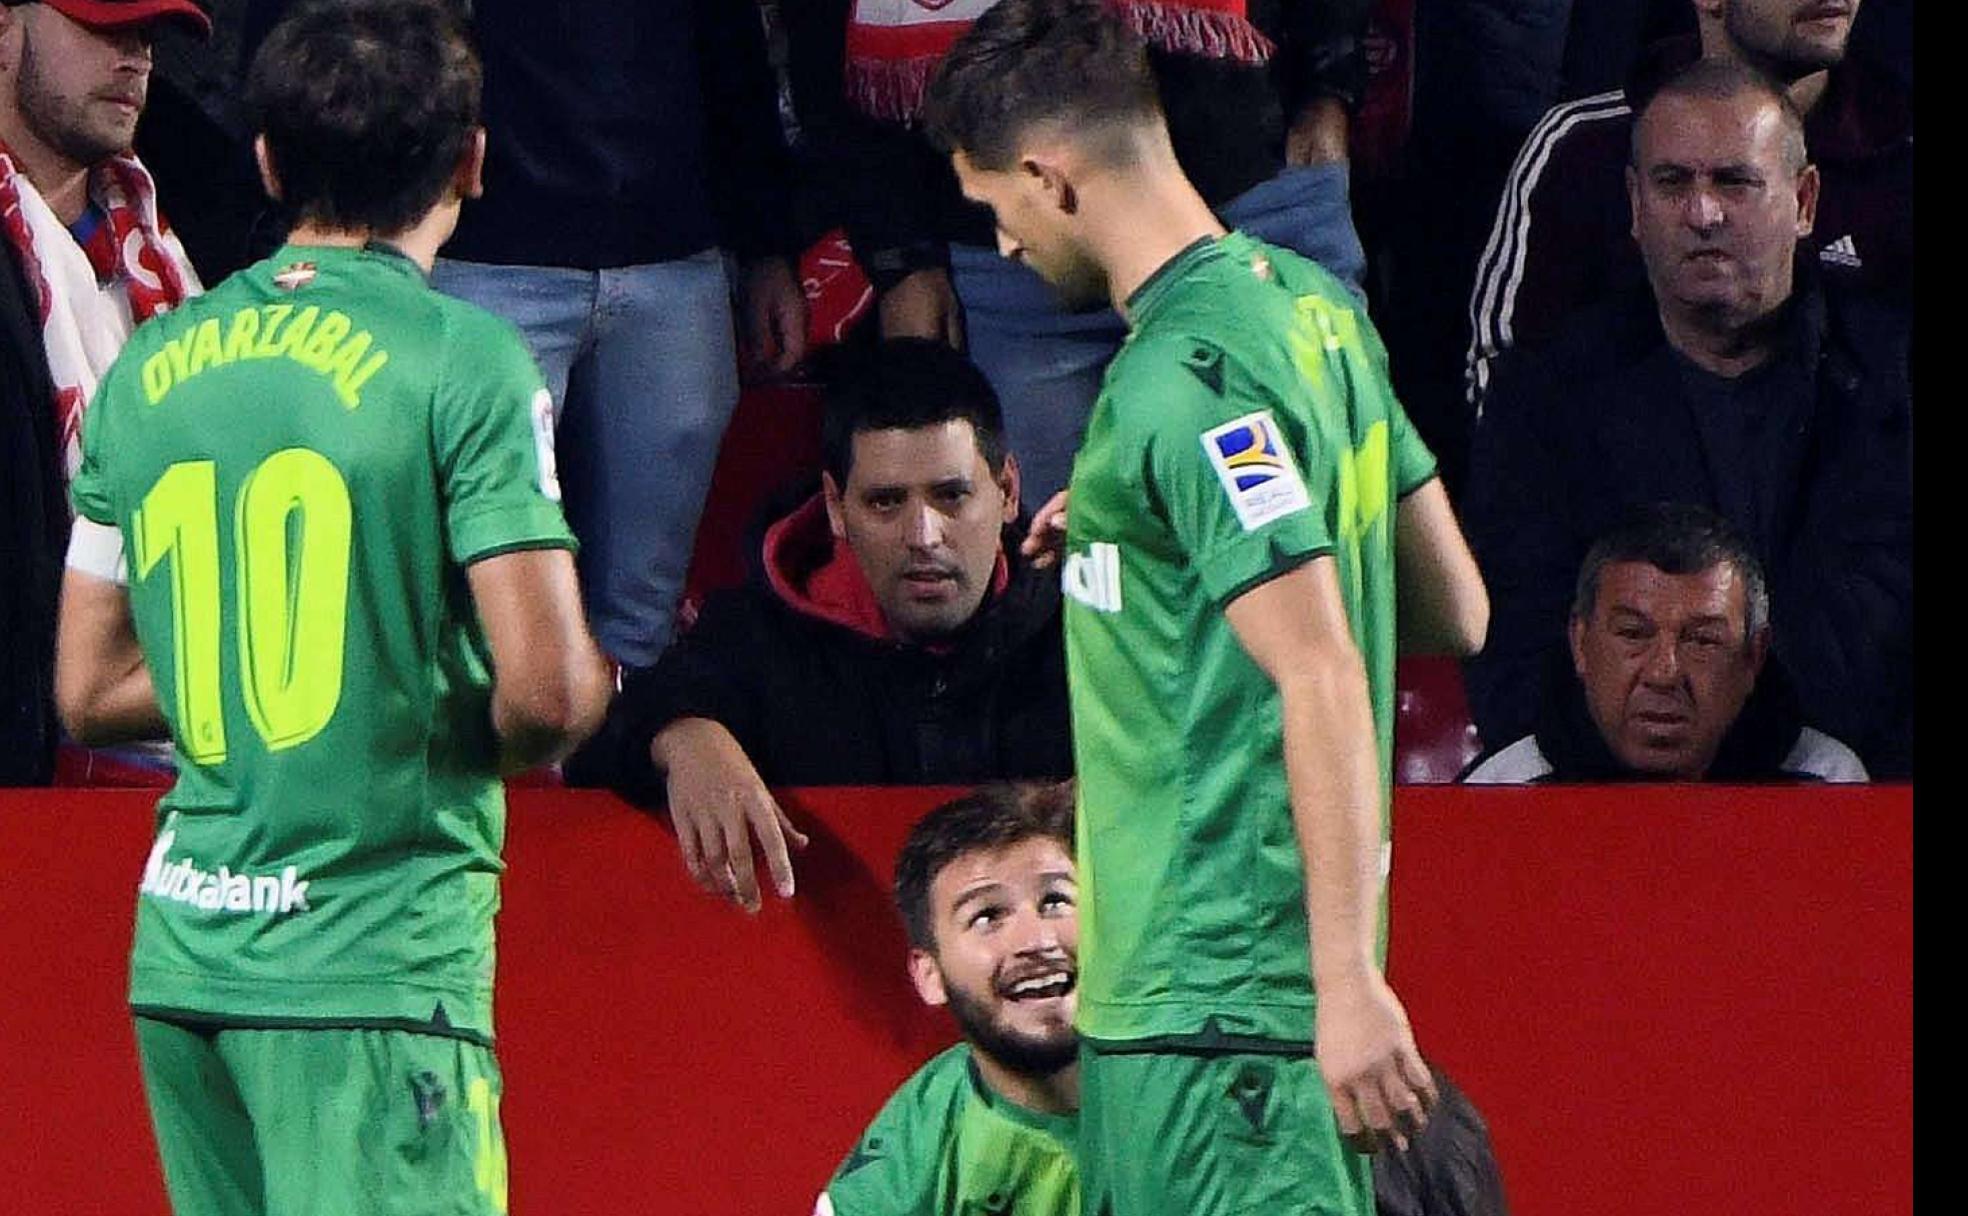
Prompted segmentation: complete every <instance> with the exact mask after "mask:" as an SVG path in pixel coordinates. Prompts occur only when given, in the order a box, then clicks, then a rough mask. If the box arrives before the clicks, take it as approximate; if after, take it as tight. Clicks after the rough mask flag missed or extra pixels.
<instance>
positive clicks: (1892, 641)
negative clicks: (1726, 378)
mask: <svg viewBox="0 0 1968 1216" xmlns="http://www.w3.org/2000/svg"><path fill="white" fill-rule="evenodd" d="M1814 263H1815V259H1812V258H1810V257H1808V256H1807V257H1800V258H1799V259H1798V263H1797V280H1796V290H1795V291H1794V293H1793V297H1792V300H1791V303H1790V304H1789V306H1788V313H1787V316H1786V317H1785V319H1784V325H1785V333H1784V337H1783V339H1782V342H1781V346H1780V350H1779V352H1778V354H1777V355H1776V356H1775V357H1774V358H1773V359H1772V361H1771V362H1770V363H1768V364H1766V365H1765V366H1764V367H1762V368H1760V369H1758V370H1757V371H1755V372H1752V373H1750V374H1749V376H1745V377H1743V378H1741V380H1739V381H1738V382H1737V383H1738V384H1745V383H1747V382H1749V381H1750V378H1751V377H1764V378H1765V379H1762V380H1761V381H1760V382H1759V384H1760V387H1758V388H1757V389H1755V390H1754V391H1755V392H1756V393H1757V394H1758V397H1759V399H1763V400H1768V401H1774V402H1777V403H1779V404H1778V407H1777V410H1776V411H1775V413H1774V414H1773V418H1774V419H1775V421H1776V422H1780V423H1781V425H1775V424H1774V423H1773V424H1772V425H1771V426H1769V427H1768V428H1766V430H1765V431H1764V432H1763V433H1761V434H1759V435H1757V436H1755V438H1754V445H1755V446H1754V448H1753V454H1751V455H1749V456H1747V457H1745V456H1744V455H1743V454H1742V453H1741V452H1740V451H1736V450H1732V445H1731V443H1730V442H1729V441H1728V440H1727V439H1726V438H1725V435H1726V433H1727V431H1728V429H1729V426H1730V425H1731V420H1730V419H1729V418H1724V417H1720V416H1718V411H1717V409H1716V408H1715V406H1714V404H1713V403H1712V402H1711V403H1710V404H1709V408H1706V409H1704V408H1701V407H1700V404H1699V403H1698V402H1697V401H1696V400H1695V399H1694V395H1693V393H1694V390H1693V389H1691V387H1690V385H1691V383H1693V382H1694V380H1693V379H1692V378H1691V373H1690V371H1689V369H1688V367H1687V365H1686V364H1684V362H1683V360H1682V359H1681V357H1680V356H1679V355H1678V354H1677V353H1675V352H1674V351H1673V350H1672V348H1670V347H1669V346H1668V344H1667V340H1666V337H1665V336H1664V334H1663V333H1662V330H1661V325H1660V319H1659V315H1658V313H1657V312H1656V311H1655V307H1654V301H1653V297H1652V295H1651V294H1650V293H1649V292H1647V291H1646V290H1644V289H1642V290H1637V291H1632V292H1628V293H1624V294H1622V295H1619V296H1617V297H1615V298H1613V299H1611V300H1608V301H1607V302H1605V303H1604V304H1603V305H1602V306H1601V307H1599V308H1597V309H1595V310H1594V311H1592V312H1590V313H1587V314H1585V315H1583V316H1581V317H1579V318H1578V319H1577V320H1576V321H1575V322H1574V324H1573V325H1571V326H1570V327H1569V328H1568V329H1567V330H1566V331H1564V333H1563V334H1561V335H1560V336H1559V337H1558V338H1557V339H1556V340H1554V341H1553V342H1552V343H1550V344H1549V345H1547V346H1544V347H1540V348H1537V349H1533V350H1521V349H1520V350H1514V351H1511V352H1510V353H1508V354H1507V355H1506V356H1505V357H1504V359H1503V360H1502V361H1501V362H1500V363H1499V365H1498V369H1497V375H1496V379H1495V380H1494V382H1493V385H1492V389H1491V393H1490V397H1489V399H1488V402H1487V403H1486V406H1485V410H1484V413H1483V416H1482V418H1481V420H1480V421H1479V423H1478V425H1477V429H1476V435H1475V442H1474V445H1473V452H1472V459H1471V464H1470V492H1469V494H1468V498H1467V501H1466V503H1465V504H1464V507H1465V518H1466V522H1467V525H1468V533H1469V539H1470V543H1471V547H1472V548H1473V549H1474V550H1475V553H1476V559H1477V562H1478V563H1479V564H1480V565H1481V567H1482V569H1483V574H1484V578H1485V579H1486V581H1487V582H1488V584H1489V589H1490V598H1491V606H1492V607H1491V618H1490V633H1489V640H1488V642H1487V644H1486V645H1485V646H1484V649H1483V653H1482V654H1481V655H1479V656H1477V658H1475V659H1473V660H1471V662H1470V664H1469V666H1468V677H1469V680H1468V683H1469V700H1470V708H1471V709H1472V711H1473V712H1474V714H1475V718H1476V725H1477V728H1478V729H1479V731H1480V732H1481V733H1482V736H1483V738H1484V740H1485V741H1486V742H1487V743H1489V744H1491V745H1492V746H1494V745H1498V744H1502V743H1505V742H1508V741H1511V740H1514V739H1517V738H1519V737H1521V736H1523V735H1525V734H1527V733H1529V732H1530V731H1531V730H1532V729H1533V728H1534V727H1535V725H1536V721H1537V706H1538V701H1539V675H1540V672H1541V671H1542V669H1543V668H1542V664H1543V663H1544V661H1545V658H1546V656H1547V655H1548V654H1550V653H1551V652H1552V651H1553V650H1554V649H1559V648H1562V647H1563V646H1564V644H1565V641H1564V637H1565V632H1564V631H1565V619H1566V615H1567V611H1568V609H1569V605H1570V602H1571V594H1572V585H1573V581H1574V579H1575V578H1576V577H1577V574H1578V569H1579V565H1580V563H1581V561H1582V560H1583V558H1584V556H1585V551H1586V549H1587V548H1588V547H1589V546H1590V544H1591V543H1592V541H1593V540H1594V539H1595V538H1597V537H1598V536H1599V535H1601V534H1602V533H1604V532H1605V531H1607V530H1608V529H1609V528H1610V527H1611V526H1613V525H1614V524H1615V523H1617V522H1619V520H1620V517H1621V516H1622V515H1623V514H1624V513H1625V512H1626V511H1628V510H1629V509H1630V508H1632V507H1635V506H1639V505H1642V504H1646V503H1652V502H1691V503H1696V504H1698V505H1701V506H1705V507H1708V508H1709V509H1711V510H1713V511H1715V512H1717V513H1718V514H1720V515H1722V516H1723V517H1724V518H1726V519H1728V520H1729V522H1730V523H1731V524H1732V525H1734V526H1735V527H1736V528H1737V529H1738V530H1739V531H1740V532H1741V533H1742V534H1743V535H1744V536H1745V537H1746V538H1747V540H1748V542H1749V544H1750V546H1751V548H1752V550H1753V551H1754V552H1755V553H1756V555H1757V557H1758V559H1759V560H1760V561H1761V562H1762V563H1763V565H1764V569H1765V572H1766V574H1767V576H1768V580H1769V587H1770V604H1771V624H1772V626H1773V631H1774V632H1773V653H1774V655H1775V656H1776V658H1777V659H1778V660H1779V661H1781V662H1782V664H1783V666H1784V668H1785V669H1786V670H1787V671H1788V672H1789V673H1790V675H1791V678H1792V679H1793V680H1794V681H1795V682H1796V685H1797V690H1798V697H1799V701H1800V702H1801V704H1802V706H1803V711H1804V716H1805V717H1806V718H1807V719H1808V720H1810V721H1811V722H1813V723H1815V724H1817V725H1818V726H1820V727H1821V728H1822V729H1824V730H1826V731H1828V732H1830V733H1831V734H1833V735H1835V736H1837V737H1838V738H1840V739H1843V740H1845V741H1846V742H1848V743H1850V744H1851V745H1852V746H1853V747H1854V748H1856V749H1857V750H1858V752H1859V754H1860V755H1861V756H1862V757H1863V758H1864V760H1865V762H1866V766H1867V768H1869V769H1870V770H1871V771H1872V772H1873V774H1874V775H1875V776H1878V777H1895V776H1899V775H1903V774H1905V773H1907V772H1909V771H1910V767H1911V763H1912V743H1911V736H1912V696H1911V684H1912V640H1913V639H1912V607H1913V605H1912V590H1913V588H1912V584H1913V548H1912V525H1913V500H1912V445H1911V427H1912V395H1911V389H1910V387H1909V383H1908V379H1907V362H1908V340H1909V339H1908V328H1907V323H1906V318H1905V316H1904V314H1902V313H1900V312H1899V311H1898V310H1897V309H1895V308H1893V307H1891V306H1890V305H1887V304H1883V303H1880V302H1877V301H1874V300H1869V299H1861V298H1857V297H1852V296H1848V295H1845V294H1843V293H1842V292H1841V291H1838V290H1836V289H1833V288H1832V287H1831V285H1829V284H1826V283H1824V282H1822V281H1821V279H1820V276H1818V275H1817V274H1816V272H1815V264H1814ZM1745 391H1748V390H1745Z"/></svg>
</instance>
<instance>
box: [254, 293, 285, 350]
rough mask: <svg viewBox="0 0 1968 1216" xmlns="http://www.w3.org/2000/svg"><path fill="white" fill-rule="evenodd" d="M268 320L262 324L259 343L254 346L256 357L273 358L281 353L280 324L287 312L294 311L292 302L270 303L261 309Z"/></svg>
mask: <svg viewBox="0 0 1968 1216" xmlns="http://www.w3.org/2000/svg"><path fill="white" fill-rule="evenodd" d="M260 311H261V312H263V313H264V314H265V315H266V320H265V321H264V322H262V323H261V325H260V341H259V345H257V346H255V347H254V348H253V357H254V358H255V359H271V358H273V357H274V356H275V355H277V354H279V353H280V326H281V323H282V322H284V321H285V320H286V319H287V314H288V313H290V312H293V311H294V306H293V305H292V304H268V305H266V306H265V307H264V308H262V309H261V310H260Z"/></svg>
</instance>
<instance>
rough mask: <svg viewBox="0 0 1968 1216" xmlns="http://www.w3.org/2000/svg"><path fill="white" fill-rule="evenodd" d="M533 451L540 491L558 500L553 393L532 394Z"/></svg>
mask: <svg viewBox="0 0 1968 1216" xmlns="http://www.w3.org/2000/svg"><path fill="white" fill-rule="evenodd" d="M533 451H534V454H535V455H537V456H538V457H539V463H540V493H542V494H545V495H546V496H547V497H548V498H550V499H552V500H553V501H554V502H559V501H560V465H559V463H558V462H557V461H556V460H555V458H554V408H553V394H552V393H550V392H548V391H547V390H546V389H541V390H540V391H539V392H537V393H534V394H533Z"/></svg>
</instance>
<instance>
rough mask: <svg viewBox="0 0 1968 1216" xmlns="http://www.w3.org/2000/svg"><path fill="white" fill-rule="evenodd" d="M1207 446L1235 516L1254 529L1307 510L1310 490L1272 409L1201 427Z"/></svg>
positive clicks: (1253, 530)
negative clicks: (1307, 489)
mask: <svg viewBox="0 0 1968 1216" xmlns="http://www.w3.org/2000/svg"><path fill="white" fill-rule="evenodd" d="M1203 451H1205V452H1207V453H1208V454H1209V459H1210V464H1211V465H1213V466H1214V467H1215V469H1216V476H1217V480H1219V481H1221V482H1222V483H1223V491H1224V493H1226V494H1228V495H1229V496H1230V505H1231V506H1232V507H1235V508H1236V510H1237V522H1238V523H1241V524H1242V525H1243V526H1244V531H1246V532H1255V531H1256V530H1257V529H1259V528H1261V527H1263V526H1264V525H1265V524H1268V523H1270V522H1271V521H1273V520H1276V519H1283V518H1284V517H1285V516H1287V515H1292V514H1295V513H1297V512H1299V511H1304V510H1307V509H1308V508H1310V507H1311V505H1312V497H1311V495H1309V494H1307V493H1306V492H1305V479H1304V478H1302V477H1300V476H1299V474H1298V465H1297V464H1296V463H1294V462H1293V460H1292V454H1291V449H1289V448H1287V447H1286V446H1285V441H1284V437H1283V436H1282V435H1281V434H1280V433H1279V431H1278V424H1277V422H1276V421H1275V420H1274V419H1273V418H1272V417H1271V411H1270V410H1260V411H1258V412H1257V413H1255V414H1245V415H1244V416H1243V417H1242V418H1239V419H1237V420H1236V421H1235V422H1226V423H1224V424H1223V425H1222V426H1219V427H1214V428H1212V429H1210V430H1207V431H1204V432H1203Z"/></svg>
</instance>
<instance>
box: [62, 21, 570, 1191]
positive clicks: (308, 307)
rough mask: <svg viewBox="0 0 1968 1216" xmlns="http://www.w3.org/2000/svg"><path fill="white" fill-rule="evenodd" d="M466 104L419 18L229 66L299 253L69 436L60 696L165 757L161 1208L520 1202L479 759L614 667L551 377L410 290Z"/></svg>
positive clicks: (121, 377) (446, 209)
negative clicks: (72, 445) (567, 471)
mask: <svg viewBox="0 0 1968 1216" xmlns="http://www.w3.org/2000/svg"><path fill="white" fill-rule="evenodd" d="M478 86H479V71H478V64H477V61H476V59H475V57H474V55H473V53H472V51H471V48H470V46H469V44H468V43H467V42H466V40H465V36H464V31H463V28H462V26H461V25H460V23H459V22H458V20H457V19H456V18H455V17H453V16H451V15H449V10H448V9H447V8H446V7H443V6H441V5H440V4H439V3H437V2H436V0H429V2H426V0H337V2H335V3H329V4H321V5H315V6H311V7H308V8H305V9H303V10H301V11H298V12H296V13H295V14H294V15H292V16H291V17H289V18H288V19H287V20H286V21H285V22H284V23H283V24H282V25H281V27H280V28H278V29H277V30H275V32H274V33H273V34H272V36H271V37H270V38H269V39H268V41H267V42H266V44H265V45H264V46H263V47H262V48H261V50H260V53H259V56H258V58H257V60H256V61H255V64H254V68H253V72H252V76H251V83H250V86H249V97H250V100H251V101H252V103H253V104H254V106H255V108H256V109H257V110H258V111H259V115H260V120H261V124H262V125H261V131H262V135H261V137H260V140H259V143H258V152H259V156H260V162H261V168H262V172H263V175H264V177H265V179H266V182H267V185H268V189H269V190H270V191H271V192H273V193H274V194H275V195H277V196H281V197H284V199H285V200H286V201H287V202H288V203H290V204H291V205H292V206H293V208H294V210H295V213H296V215H297V216H298V217H299V218H298V220H297V222H296V226H295V229H294V231H293V233H292V235H291V238H290V241H289V244H288V246H287V247H286V248H285V249H282V250H280V251H279V252H277V253H276V254H275V255H274V256H273V257H272V258H271V259H270V260H268V261H265V262H262V263H260V264H258V265H256V266H252V267H249V268H247V269H246V270H243V271H241V272H240V273H239V274H237V275H234V276H233V277H232V278H230V279H228V280H226V282H225V283H223V284H222V285H220V286H219V287H218V288H217V289H216V290H214V291H212V292H210V293H209V294H207V295H205V296H203V297H201V298H199V299H197V300H194V301H191V302H189V303H187V304H186V305H185V306H183V307H182V308H179V309H177V310H175V311H173V312H171V313H168V314H165V315H163V316H160V317H158V318H156V319H155V320H153V321H151V322H150V323H148V324H146V325H145V326H144V327H143V328H142V329H140V330H138V331H137V333H136V334H135V335H134V336H133V337H132V339H131V341H130V343H129V345H128V346H127V347H126V348H125V350H124V353H123V356H122V358H121V359H120V361H119V362H118V363H117V364H116V365H115V366H114V367H113V368H112V369H111V370H110V372H109V374H108V376H107V377H106V378H105V380H104V382H103V385H102V388H101V390H100V391H99V393H98V394H97V397H96V401H95V404H94V406H93V408H91V410H90V411H89V414H88V417H87V421H86V423H85V427H84V434H83V462H82V469H81V472H80V473H79V474H78V475H77V477H76V479H75V482H74V491H73V492H74V497H75V506H76V512H77V515H78V519H77V522H76V527H75V539H74V541H73V542H72V545H71V548H70V552H69V566H70V569H69V571H68V574H67V578H66V582H65V584H64V587H63V602H62V615H61V631H60V641H59V648H58V652H59V657H58V661H57V671H56V699H57V703H58V705H59V707H60V710H61V713H62V717H63V719H64V721H65V723H66V724H67V726H68V728H69V730H70V731H71V732H72V733H74V734H75V735H76V736H77V737H78V738H80V739H82V740H84V741H85V742H109V741H114V740H116V739H118V738H124V737H131V736H141V735H145V734H149V733H153V732H155V733H161V732H162V731H163V730H164V729H165V728H166V727H167V726H168V728H169V730H170V733H171V735H172V738H173V740H174V742H175V745H176V752H177V760H178V779H177V783H176V785H174V786H173V787H172V789H171V791H170V793H168V794H167V795H165V797H164V799H163V800H162V802H161V803H160V805H159V808H158V818H159V823H158V834H157V838H156V842H155V843H154V844H153V845H152V847H151V853H150V862H149V864H148V865H147V866H146V867H145V873H144V876H143V881H142V884H141V888H140V891H139V895H138V900H137V918H136V919H137V923H136V933H135V941H134V945H133V947H132V965H131V978H130V1002H131V1006H132V1008H133V1011H134V1012H135V1014H136V1027H137V1042H138V1048H139V1053H140V1055H141V1057H142V1062H143V1073H144V1084H145V1088H146V1091H147V1093H148V1096H149V1100H150V1110H151V1117H152V1121H153V1125H154V1127H155V1130H156V1134H157V1143H158V1149H159V1155H160V1156H161V1158H162V1160H163V1164H164V1173H165V1182H166V1185H167V1187H168V1189H169V1192H170V1196H171V1202H172V1205H173V1207H175V1208H176V1210H177V1211H178V1212H179V1213H181V1214H182V1216H248V1214H259V1213H266V1214H269V1216H301V1214H306V1216H388V1214H390V1213H409V1212H435V1211H445V1212H458V1213H464V1212H471V1213H500V1212H504V1211H505V1210H506V1204H507V1197H506V1166H505V1148H504V1142H503V1138H502V1135H501V1133H500V1127H499V1115H498V1110H499V1096H500V1091H501V1086H500V1080H499V1070H498V1065H497V1062H496V1061H495V1060H494V1058H493V1055H492V1051H491V1043H492V966H493V947H492V916H493V913H494V911H495V910H496V909H497V907H498V902H499V893H498V880H499V872H500V870H501V869H502V862H501V860H500V856H499V854H500V849H501V846H502V844H503V841H504V837H505V802H504V798H503V794H502V791H501V788H500V786H499V782H498V772H499V769H500V768H501V767H502V766H503V767H507V768H516V767H523V766H527V765H530V764H536V763H540V762H543V761H546V760H550V759H552V758H554V757H555V756H557V755H560V754H564V753H565V752H566V751H567V750H569V749H571V748H572V747H573V746H574V744H576V743H577V742H579V740H580V739H581V738H582V737H583V736H584V735H586V734H587V733H588V732H589V731H591V730H592V729H593V728H594V725H595V724H596V722H598V721H599V719H600V717H601V713H602V710H603V709H604V707H605V704H606V698H607V689H608V682H607V676H606V668H605V666H604V665H603V662H602V660H601V657H600V654H599V652H598V651H597V650H596V649H595V645H594V642H593V639H592V638H591V637H590V636H589V634H588V631H587V628H586V625H585V623H584V621H583V618H582V612H581V605H580V597H579V593H578V591H577V590H576V583H575V578H574V564H573V559H572V555H571V553H570V552H569V550H570V549H571V547H572V544H573V541H572V538H571V536H570V535H569V533H568V530H567V525H566V522H565V521H564V519H563V518H562V516H561V511H560V506H559V503H558V499H559V490H558V486H557V484H556V482H555V480H554V476H553V467H552V461H551V450H550V448H549V447H548V439H547V436H546V435H545V433H544V431H542V430H540V429H539V427H540V426H541V420H542V419H543V418H544V416H545V411H544V408H543V406H544V402H545V398H546V391H545V389H544V388H543V387H542V386H541V382H540V376H539V373H538V371H537V370H535V368H534V367H533V364H532V361H531V360H530V359H529V358H528V357H527V354H526V351H525V348H524V347H522V346H521V345H520V343H519V338H518V335H517V334H516V333H514V332H513V330H512V329H511V327H510V326H508V325H507V324H506V323H505V322H503V321H500V320H498V319H497V318H495V317H493V316H491V315H490V314H488V313H484V312H481V311H479V310H478V309H476V308H473V307H471V306H469V305H466V304H461V303H458V302H456V301H453V300H450V299H448V298H446V297H444V296H440V295H438V294H437V293H435V292H433V291H432V290H430V288H429V286H428V285H427V283H426V281H425V276H426V275H427V273H428V271H429V268H430V265H431V261H432V259H433V257H434V256H435V255H436V252H437V248H438V246H439V245H441V244H442V243H443V242H444V240H445V238H447V237H448V236H449V235H450V233H451V229H452V227H453V226H454V225H455V223H456V222H457V217H458V209H459V206H460V202H461V200H462V199H463V198H464V197H467V196H470V195H473V194H476V193H477V190H478V181H479V171H480V167H481V165H482V164H483V159H484V147H485V144H484V138H485V137H484V132H483V131H482V130H481V129H480V128H479V127H478Z"/></svg>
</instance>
